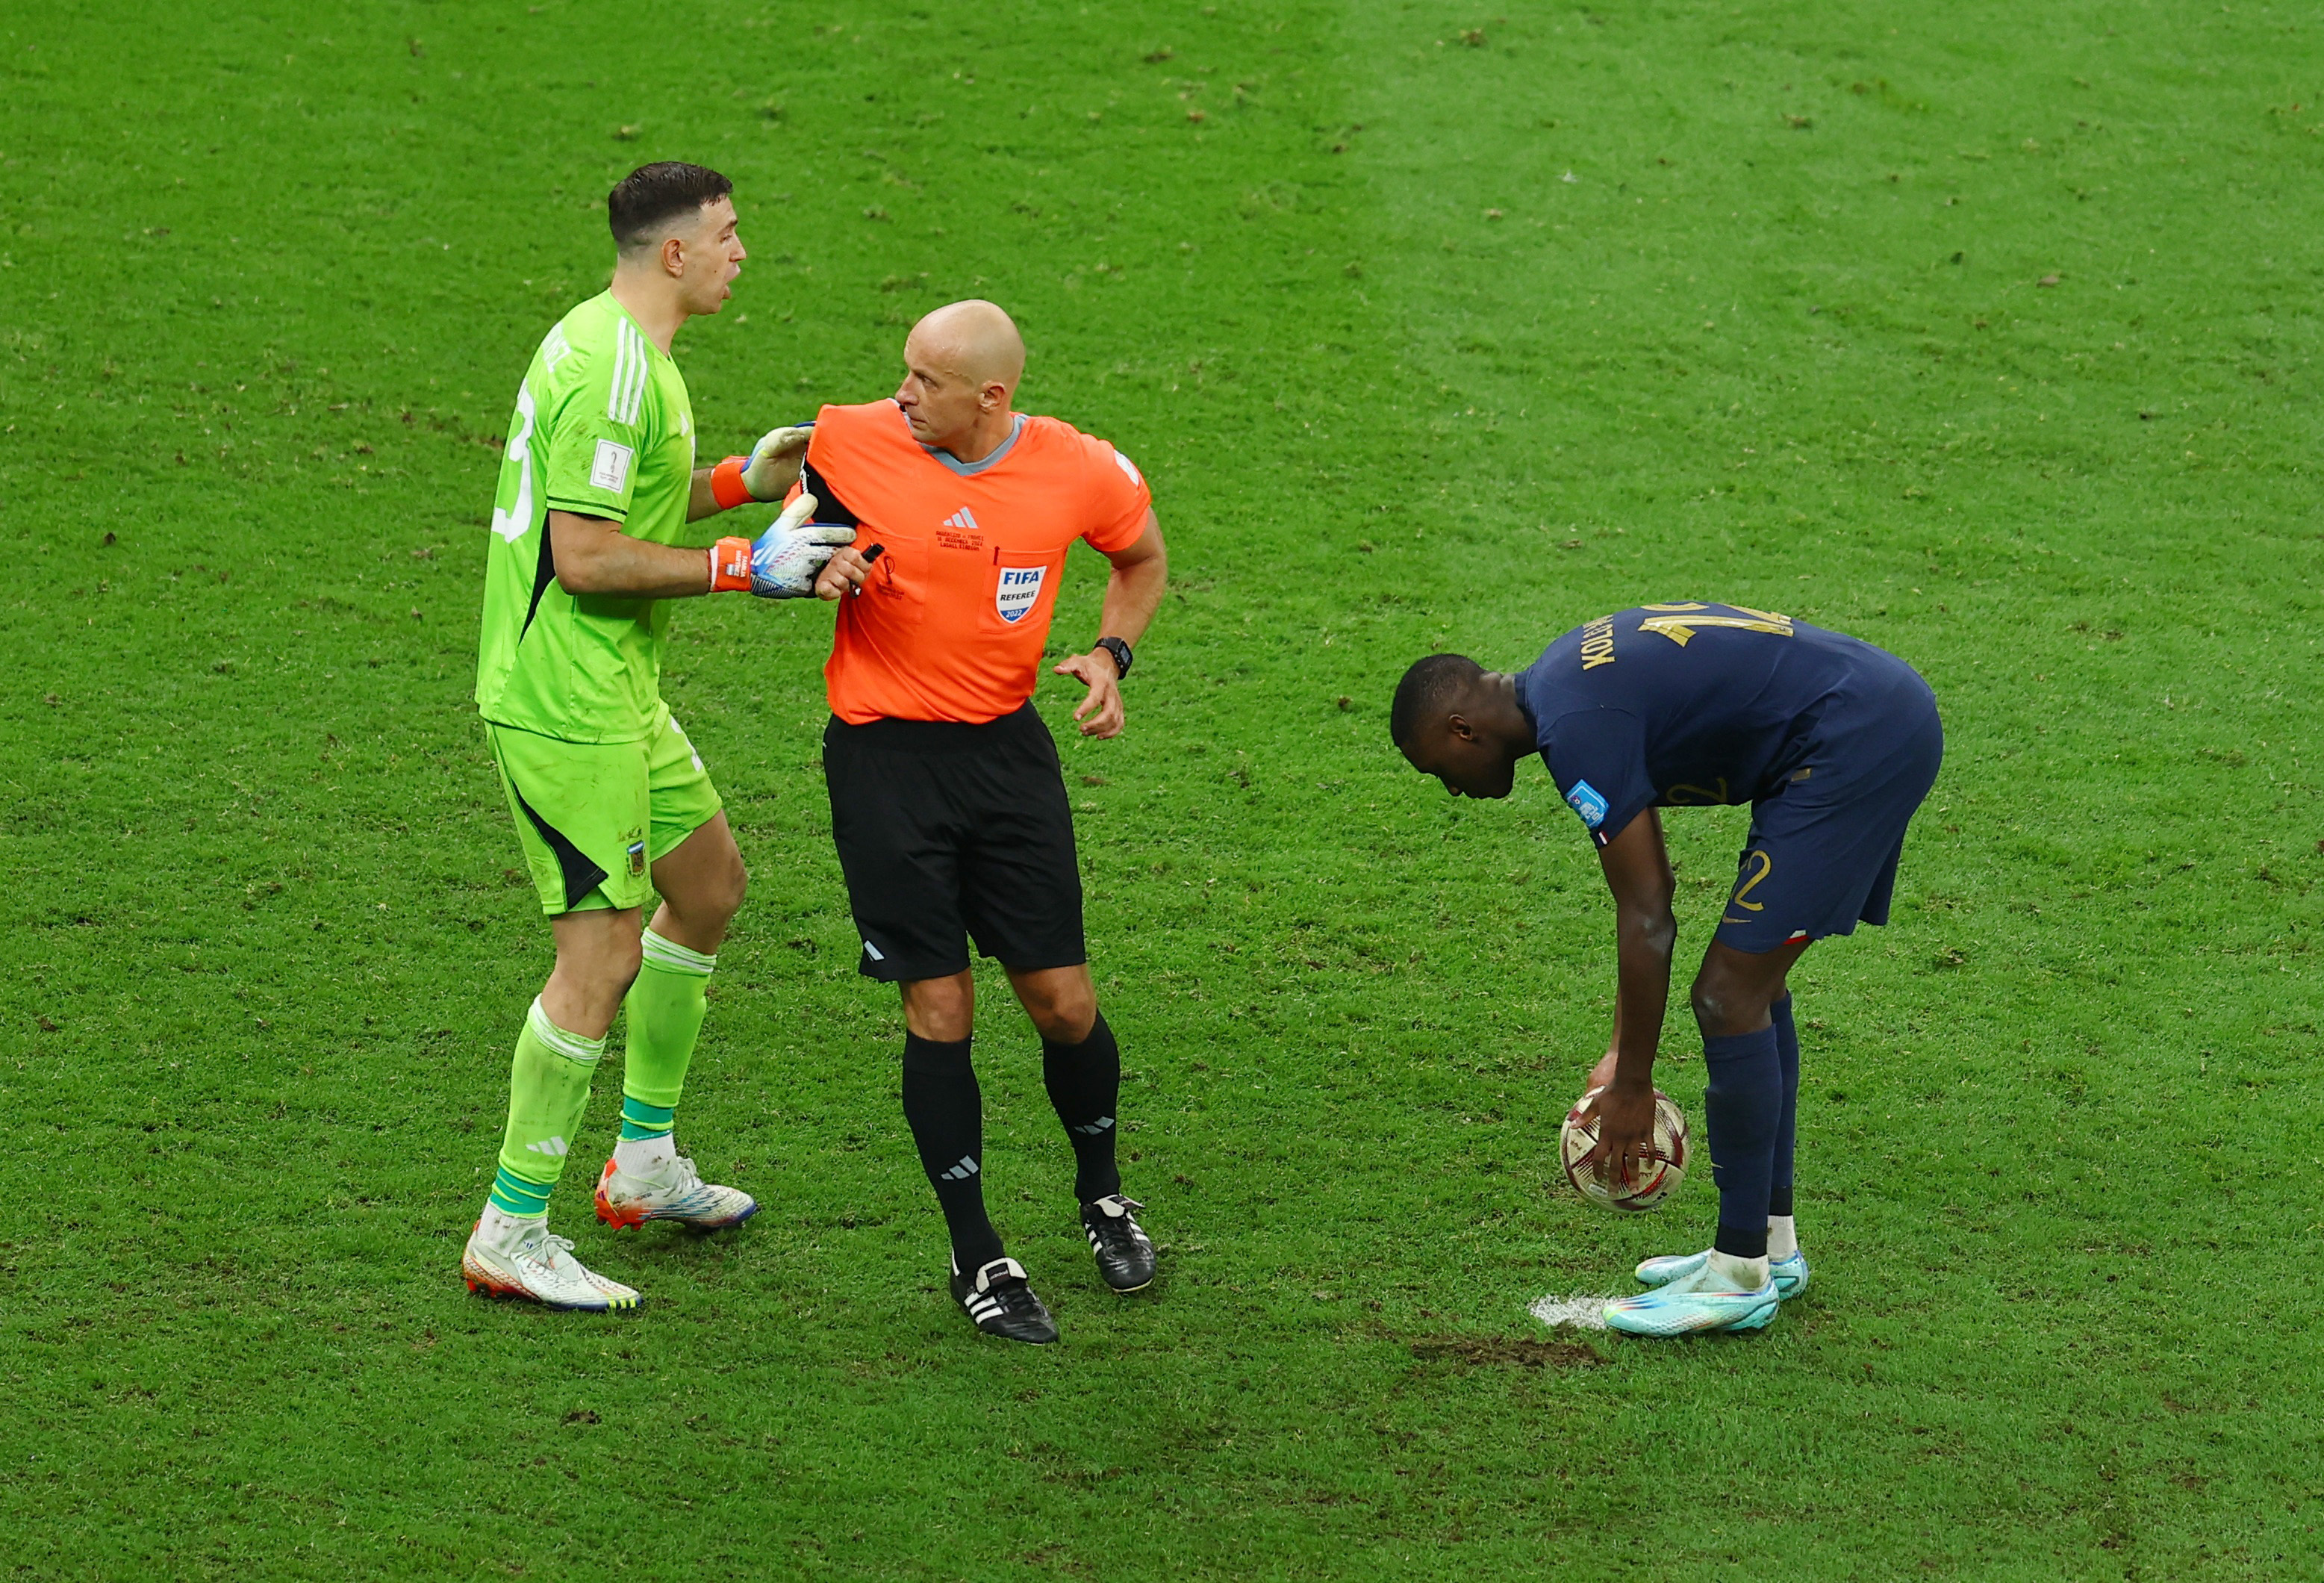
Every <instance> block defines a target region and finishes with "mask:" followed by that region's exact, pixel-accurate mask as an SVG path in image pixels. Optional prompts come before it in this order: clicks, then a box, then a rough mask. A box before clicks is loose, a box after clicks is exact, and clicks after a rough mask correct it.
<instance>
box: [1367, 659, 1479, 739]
mask: <svg viewBox="0 0 2324 1583" xmlns="http://www.w3.org/2000/svg"><path fill="white" fill-rule="evenodd" d="M1484 676H1485V668H1484V667H1483V666H1482V665H1480V664H1478V663H1477V662H1476V661H1474V660H1471V658H1469V656H1468V655H1466V654H1431V655H1429V656H1428V657H1427V658H1426V659H1424V660H1415V661H1414V662H1412V668H1411V669H1410V670H1408V671H1406V672H1405V673H1404V680H1401V681H1399V682H1397V684H1396V697H1395V698H1394V699H1392V700H1390V702H1389V704H1388V740H1389V741H1391V742H1393V743H1395V744H1396V745H1397V746H1398V747H1402V746H1403V745H1405V744H1406V743H1407V742H1410V741H1411V740H1412V739H1413V738H1414V737H1415V736H1417V735H1418V734H1419V732H1420V728H1421V727H1422V726H1423V725H1424V724H1429V725H1433V724H1436V723H1438V722H1440V721H1442V720H1443V718H1444V717H1445V716H1447V715H1450V714H1452V713H1453V712H1455V711H1456V710H1458V709H1459V708H1460V707H1461V705H1462V701H1463V700H1465V699H1467V698H1468V696H1469V694H1470V693H1471V691H1472V690H1475V688H1476V686H1477V684H1478V683H1479V682H1480V681H1481V680H1484Z"/></svg>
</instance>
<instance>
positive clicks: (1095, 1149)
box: [1041, 1012, 1121, 1204]
mask: <svg viewBox="0 0 2324 1583" xmlns="http://www.w3.org/2000/svg"><path fill="white" fill-rule="evenodd" d="M1041 1081H1042V1082H1043V1083H1044V1084H1045V1085H1046V1086H1047V1088H1048V1090H1049V1103H1050V1104H1051V1105H1054V1106H1056V1110H1057V1119H1058V1120H1059V1121H1061V1122H1063V1123H1065V1137H1066V1139H1067V1140H1068V1141H1069V1142H1070V1143H1072V1144H1073V1146H1074V1197H1075V1198H1076V1199H1080V1200H1081V1201H1082V1202H1083V1203H1084V1204H1093V1203H1095V1202H1097V1200H1098V1199H1102V1198H1104V1197H1106V1196H1107V1195H1108V1194H1110V1193H1118V1192H1120V1190H1121V1172H1120V1171H1119V1170H1117V1169H1116V1168H1115V1166H1114V1162H1113V1134H1114V1132H1115V1130H1116V1129H1115V1127H1114V1125H1113V1113H1114V1109H1115V1106H1116V1105H1117V1104H1118V1103H1119V1101H1120V1097H1121V1047H1120V1045H1118V1044H1116V1043H1115V1042H1114V1041H1113V1030H1112V1029H1111V1028H1109V1027H1107V1026H1106V1025H1105V1014H1104V1013H1103V1012H1100V1013H1098V1014H1097V1021H1095V1022H1093V1023H1091V1024H1090V1031H1089V1034H1088V1036H1087V1037H1086V1038H1084V1040H1083V1041H1081V1042H1080V1043H1079V1044H1059V1043H1057V1042H1056V1041H1055V1040H1050V1039H1044V1040H1042V1041H1041Z"/></svg>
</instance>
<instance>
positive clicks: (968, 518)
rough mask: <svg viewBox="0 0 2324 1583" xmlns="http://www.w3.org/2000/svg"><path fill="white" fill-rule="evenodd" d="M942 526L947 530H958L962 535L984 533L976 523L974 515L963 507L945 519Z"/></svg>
mask: <svg viewBox="0 0 2324 1583" xmlns="http://www.w3.org/2000/svg"><path fill="white" fill-rule="evenodd" d="M944 525H945V527H947V528H958V529H959V530H960V531H961V532H964V533H981V532H984V529H983V528H982V526H980V525H979V524H978V523H977V520H976V514H975V513H974V512H972V511H971V510H969V509H968V507H966V506H962V507H961V508H960V509H959V510H958V511H956V512H954V513H953V514H952V515H950V516H948V517H946V518H945V520H944Z"/></svg>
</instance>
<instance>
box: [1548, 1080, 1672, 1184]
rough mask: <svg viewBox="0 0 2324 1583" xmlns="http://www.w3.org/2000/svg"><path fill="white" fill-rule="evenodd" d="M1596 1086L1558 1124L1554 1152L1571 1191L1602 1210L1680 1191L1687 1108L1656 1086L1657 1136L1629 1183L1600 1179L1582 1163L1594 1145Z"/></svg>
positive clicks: (1596, 1123) (1596, 1136)
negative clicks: (1640, 1167) (1592, 1110)
mask: <svg viewBox="0 0 2324 1583" xmlns="http://www.w3.org/2000/svg"><path fill="white" fill-rule="evenodd" d="M1599 1092H1600V1090H1598V1089H1596V1088H1592V1089H1591V1090H1590V1092H1589V1093H1587V1094H1584V1095H1583V1096H1582V1097H1581V1098H1579V1099H1577V1100H1575V1101H1574V1102H1573V1108H1572V1109H1571V1110H1569V1111H1567V1112H1566V1113H1565V1125H1563V1127H1561V1128H1559V1129H1558V1134H1557V1152H1558V1156H1559V1158H1560V1159H1561V1160H1562V1161H1563V1163H1564V1166H1565V1180H1568V1181H1570V1182H1572V1184H1573V1190H1574V1191H1575V1192H1578V1193H1580V1194H1581V1195H1582V1197H1583V1198H1585V1199H1589V1200H1590V1201H1591V1203H1593V1204H1595V1205H1597V1206H1598V1207H1599V1208H1601V1209H1618V1210H1622V1211H1624V1212H1626V1213H1627V1212H1630V1211H1635V1210H1642V1209H1651V1208H1655V1206H1657V1205H1658V1204H1660V1203H1661V1202H1662V1201H1663V1200H1664V1199H1667V1198H1669V1197H1670V1196H1671V1194H1673V1193H1674V1192H1676V1191H1677V1190H1678V1184H1679V1183H1680V1182H1682V1181H1684V1180H1686V1113H1685V1112H1684V1111H1683V1110H1681V1109H1679V1107H1678V1105H1677V1102H1676V1101H1674V1100H1673V1099H1672V1098H1671V1097H1670V1096H1669V1095H1667V1094H1665V1093H1664V1092H1663V1091H1662V1090H1661V1089H1660V1088H1657V1089H1655V1136H1654V1144H1653V1149H1652V1152H1651V1153H1650V1154H1649V1155H1648V1157H1647V1159H1646V1164H1645V1167H1644V1169H1642V1170H1640V1171H1637V1174H1636V1175H1635V1176H1634V1178H1633V1180H1629V1181H1628V1182H1622V1181H1616V1182H1612V1183H1607V1182H1602V1181H1600V1180H1598V1173H1597V1172H1596V1171H1592V1170H1591V1169H1589V1168H1588V1167H1586V1166H1584V1165H1583V1164H1582V1160H1583V1159H1584V1158H1586V1157H1587V1156H1588V1154H1589V1153H1590V1151H1591V1150H1592V1149H1594V1148H1596V1147H1597V1146H1598V1117H1597V1116H1595V1115H1594V1114H1592V1113H1591V1110H1590V1102H1591V1100H1592V1099H1594V1098H1596V1097H1598V1094H1599Z"/></svg>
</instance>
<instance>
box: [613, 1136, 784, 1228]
mask: <svg viewBox="0 0 2324 1583" xmlns="http://www.w3.org/2000/svg"><path fill="white" fill-rule="evenodd" d="M758 1212H759V1201H758V1200H757V1199H753V1198H752V1196H751V1195H750V1194H748V1193H746V1192H744V1191H743V1190H742V1189H740V1188H730V1187H720V1186H719V1185H718V1184H717V1183H715V1182H708V1181H705V1180H702V1178H701V1177H700V1176H699V1175H697V1174H696V1172H695V1169H694V1162H693V1161H691V1160H688V1159H687V1157H686V1156H685V1155H683V1154H676V1153H673V1154H671V1155H670V1156H669V1161H668V1162H667V1163H665V1164H664V1165H663V1167H662V1169H661V1170H660V1171H657V1172H655V1173H654V1174H653V1175H651V1176H632V1175H631V1174H630V1173H629V1172H627V1171H623V1170H622V1168H621V1162H620V1160H618V1159H613V1160H608V1161H606V1162H605V1169H604V1171H603V1172H602V1173H601V1174H600V1175H599V1176H598V1178H597V1218H598V1219H600V1220H603V1221H604V1223H605V1224H606V1225H608V1226H610V1227H613V1228H614V1229H615V1230H617V1231H618V1230H620V1229H621V1228H622V1227H629V1226H642V1225H644V1224H645V1223H646V1222H647V1221H649V1220H671V1221H675V1222H677V1223H678V1225H680V1226H690V1227H693V1228H694V1229H696V1231H718V1230H722V1229H724V1227H729V1226H740V1225H742V1222H743V1221H745V1220H748V1219H749V1218H750V1217H752V1216H753V1215H755V1214H757V1213H758Z"/></svg>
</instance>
